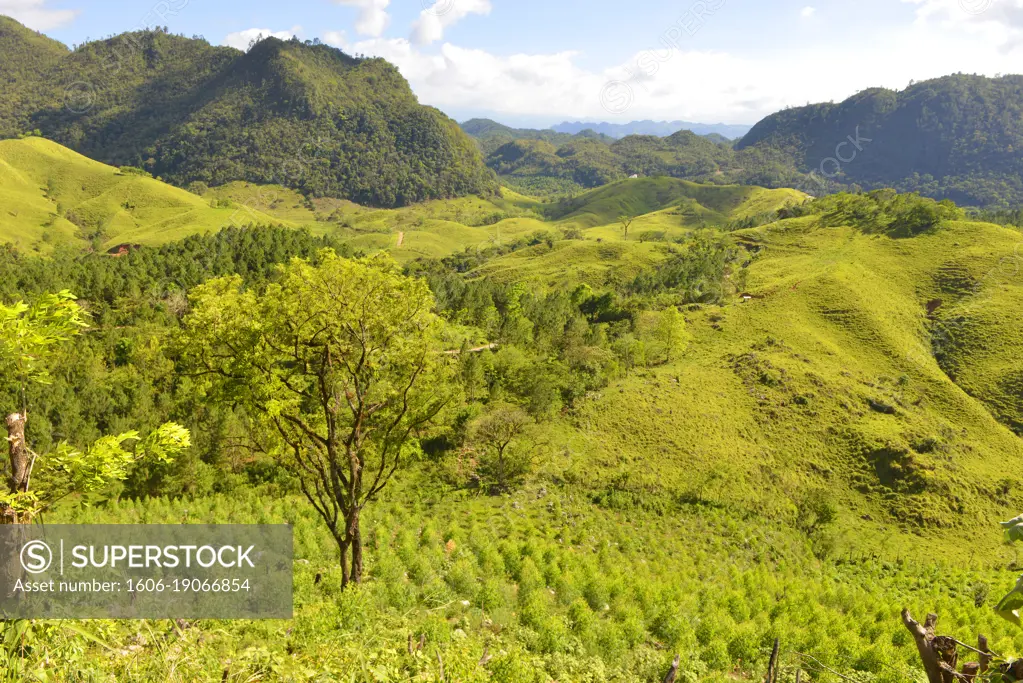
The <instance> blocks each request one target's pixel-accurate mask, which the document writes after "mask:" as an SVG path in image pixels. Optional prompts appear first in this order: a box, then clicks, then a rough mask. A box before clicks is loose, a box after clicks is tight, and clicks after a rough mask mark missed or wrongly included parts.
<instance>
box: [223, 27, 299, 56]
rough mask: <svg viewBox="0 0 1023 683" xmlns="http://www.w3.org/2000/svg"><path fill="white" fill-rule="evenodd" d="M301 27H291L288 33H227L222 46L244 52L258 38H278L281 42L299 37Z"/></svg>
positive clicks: (252, 30)
mask: <svg viewBox="0 0 1023 683" xmlns="http://www.w3.org/2000/svg"><path fill="white" fill-rule="evenodd" d="M301 33H302V27H301V26H293V27H292V28H291V30H290V31H272V30H270V29H268V28H250V29H246V30H244V31H236V32H234V33H229V34H227V36H226V37H225V38H224V40H223V42H222V43H221V44H222V45H230V46H231V47H233V48H235V49H237V50H241V51H243V52H244V51H246V50H248V49H249V45H250V44H251V43H252V41H254V40H256V39H257V38H259V37H260V36H263V37H265V38H266V37H271V36H272V37H274V38H280V39H281V40H290V39H291V37H292V36H297V35H301Z"/></svg>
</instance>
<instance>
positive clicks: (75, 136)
mask: <svg viewBox="0 0 1023 683" xmlns="http://www.w3.org/2000/svg"><path fill="white" fill-rule="evenodd" d="M8 33H10V34H11V35H13V39H12V38H7V35H8ZM0 40H2V42H0V48H2V51H0V77H2V78H3V80H5V81H7V82H11V83H15V86H14V88H13V89H15V90H17V91H18V92H19V93H24V94H25V96H23V97H21V98H18V97H12V98H6V97H5V98H4V100H3V101H2V102H0V137H13V136H15V135H17V134H19V133H21V132H23V131H24V130H26V129H28V130H31V129H39V130H40V131H41V132H42V134H43V135H44V136H46V137H48V138H51V139H53V140H56V141H58V142H60V143H61V144H64V145H66V146H68V147H70V148H72V149H74V150H75V151H78V152H80V153H82V154H85V155H86V156H89V157H91V158H93V159H96V160H99V161H103V162H106V163H109V164H112V165H115V166H121V165H129V166H139V167H142V168H144V169H145V170H147V171H149V172H151V173H152V174H153V175H155V176H160V177H162V178H164V179H165V180H168V181H170V182H172V183H174V184H177V185H184V184H187V183H189V182H193V181H202V182H205V183H207V184H210V185H219V184H223V183H226V182H229V181H232V180H247V181H251V182H260V183H269V182H276V183H280V184H283V185H286V186H289V187H292V188H295V189H298V190H300V191H302V192H304V193H307V194H311V195H314V196H335V197H344V198H348V199H352V200H355V201H358V202H361V203H364V204H372V205H379V206H398V205H406V204H410V203H413V202H417V201H422V200H426V199H433V198H441V197H451V196H461V195H466V194H483V195H486V194H490V193H492V192H494V191H495V190H496V187H497V186H496V182H495V180H494V178H493V175H492V174H491V173H490V172H489V171H488V170H487V169H486V167H485V166H484V164H483V162H482V158H481V155H480V153H479V151H478V150H477V149H476V146H475V145H474V144H473V142H472V141H471V140H470V139H469V138H468V137H467V136H465V135H464V134H463V133H462V131H461V130H460V129H459V128H458V125H457V124H456V123H455V122H454V121H452V120H450V119H448V118H447V117H446V116H444V115H443V114H442V113H440V112H439V111H437V110H436V109H433V108H429V107H424V106H421V105H420V104H419V103H418V101H417V100H416V98H415V96H414V95H413V93H412V91H411V89H410V88H409V86H408V83H407V82H406V81H405V79H404V78H402V76H401V75H400V74H399V73H398V70H397V69H396V68H395V67H394V66H392V65H391V64H389V63H387V62H386V61H384V60H382V59H356V58H353V57H350V56H348V55H346V54H344V53H342V52H341V51H340V50H336V49H334V48H331V47H328V46H326V45H319V44H313V43H302V42H300V41H298V40H291V41H287V42H285V41H281V40H278V39H275V38H268V39H266V40H263V41H261V42H260V43H259V44H258V45H256V46H254V47H253V48H252V49H251V50H249V52H247V53H242V52H240V51H238V50H235V49H233V48H228V47H214V46H211V45H210V44H209V43H207V42H206V41H205V40H201V39H188V38H184V37H181V36H175V35H170V34H168V33H165V32H163V31H159V30H157V31H146V32H136V33H130V34H124V35H121V36H118V37H115V38H111V39H108V40H103V41H97V42H92V43H87V44H86V45H84V46H81V47H79V48H78V49H76V50H74V51H73V52H70V53H66V54H65V55H63V56H61V55H60V54H58V46H59V44H54V43H53V42H52V41H49V42H46V40H45V39H43V38H40V37H38V36H36V35H35V34H33V33H32V32H30V31H27V30H26V29H24V28H23V27H20V25H18V24H16V23H15V22H12V21H10V20H4V23H3V24H0ZM9 54H10V55H13V56H14V57H16V58H17V59H13V61H12V59H10V58H9V57H8V55H9ZM7 91H8V88H5V92H7ZM29 94H30V96H29Z"/></svg>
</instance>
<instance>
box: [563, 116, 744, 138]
mask: <svg viewBox="0 0 1023 683" xmlns="http://www.w3.org/2000/svg"><path fill="white" fill-rule="evenodd" d="M553 129H554V130H555V131H556V132H558V133H569V134H574V133H578V132H580V131H584V130H592V131H594V132H597V133H602V134H604V135H608V136H610V137H612V138H616V139H618V138H624V137H626V136H628V135H656V136H658V137H667V136H669V135H671V134H672V133H677V132H678V131H680V130H688V131H691V132H693V133H696V134H697V135H720V136H721V137H724V138H726V139H728V140H734V139H737V138H741V137H742V136H743V135H745V134H746V133H748V132H749V130H750V126H743V125H732V124H727V123H692V122H690V121H650V120H645V121H632V122H631V123H607V122H606V121H605V122H599V123H597V122H583V121H565V122H563V123H559V124H558V125H556V126H553Z"/></svg>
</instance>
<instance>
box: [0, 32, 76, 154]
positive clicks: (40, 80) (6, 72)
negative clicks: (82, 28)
mask: <svg viewBox="0 0 1023 683" xmlns="http://www.w3.org/2000/svg"><path fill="white" fill-rule="evenodd" d="M67 54H68V49H67V48H66V47H65V46H64V45H63V44H62V43H59V42H57V41H56V40H53V39H51V38H48V37H46V36H44V35H42V34H41V33H36V32H35V31H32V30H31V29H28V28H26V27H24V26H22V25H21V24H19V23H18V22H16V21H14V20H13V19H10V18H8V17H5V16H3V15H0V56H2V58H0V92H3V94H4V101H3V103H0V138H3V137H9V136H12V135H17V134H18V133H21V132H24V131H25V130H26V129H28V127H29V126H28V123H29V115H30V113H31V112H33V111H36V110H38V109H39V108H40V107H41V106H43V104H44V103H45V102H46V99H47V95H48V94H50V93H51V91H52V86H51V85H50V84H48V83H47V82H46V79H45V77H44V74H46V73H47V72H48V71H50V70H51V69H53V68H54V67H55V66H56V65H57V63H59V62H60V60H61V59H63V58H64V57H66V56H67Z"/></svg>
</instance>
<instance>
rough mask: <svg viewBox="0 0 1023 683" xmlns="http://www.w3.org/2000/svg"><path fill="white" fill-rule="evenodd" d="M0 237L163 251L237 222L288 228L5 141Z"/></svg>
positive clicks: (45, 245)
mask: <svg viewBox="0 0 1023 683" xmlns="http://www.w3.org/2000/svg"><path fill="white" fill-rule="evenodd" d="M0 204H2V206H3V209H2V210H0V211H2V213H0V235H2V236H3V239H5V240H6V241H9V242H13V243H14V244H15V245H17V246H18V247H20V248H22V249H24V250H27V251H34V252H42V253H47V252H49V251H50V250H52V248H53V247H54V246H56V245H59V244H75V245H83V246H84V245H86V244H87V243H88V242H89V241H90V240H89V239H88V237H89V236H95V241H96V243H97V244H98V245H99V246H100V247H101V248H104V249H106V248H110V247H112V246H114V245H117V244H123V243H139V244H151V245H155V244H164V243H167V242H172V241H175V240H179V239H182V238H183V237H187V236H188V235H190V234H194V233H196V232H205V231H216V230H219V229H220V228H222V227H224V226H226V225H230V224H232V223H233V222H240V223H247V222H254V223H264V224H267V223H283V224H289V222H288V221H283V220H280V219H277V218H274V217H271V216H269V215H268V214H266V213H263V212H261V211H254V210H253V211H248V210H241V209H240V208H239V207H227V208H212V207H211V206H210V203H209V201H207V200H206V199H204V198H201V197H198V196H196V195H193V194H191V193H190V192H187V191H185V190H182V189H179V188H175V187H171V186H170V185H167V184H165V183H162V182H159V181H157V180H155V179H152V178H146V177H141V176H136V175H131V174H127V175H126V174H121V173H120V172H119V171H118V169H116V168H114V167H112V166H107V165H105V164H101V163H99V162H96V161H92V160H90V159H87V158H86V157H83V156H81V155H80V154H77V153H75V152H72V151H71V150H69V149H66V148H64V147H61V146H60V145H57V144H56V143H53V142H50V141H48V140H44V139H42V138H26V139H23V140H2V141H0Z"/></svg>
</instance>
